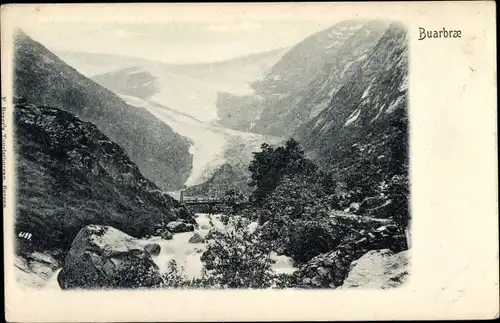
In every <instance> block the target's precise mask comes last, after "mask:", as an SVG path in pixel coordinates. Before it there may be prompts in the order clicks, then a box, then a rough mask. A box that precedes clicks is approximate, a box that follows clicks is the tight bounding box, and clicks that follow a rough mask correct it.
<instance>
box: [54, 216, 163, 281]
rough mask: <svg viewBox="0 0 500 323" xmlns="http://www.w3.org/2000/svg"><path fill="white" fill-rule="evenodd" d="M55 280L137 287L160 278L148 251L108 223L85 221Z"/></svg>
mask: <svg viewBox="0 0 500 323" xmlns="http://www.w3.org/2000/svg"><path fill="white" fill-rule="evenodd" d="M57 280H58V282H59V285H60V286H61V288H62V289H73V288H83V289H99V288H139V287H153V286H155V285H157V284H159V283H160V282H161V277H160V273H159V270H158V267H157V266H156V264H155V263H154V262H153V260H152V259H151V255H150V253H148V252H146V250H145V247H144V246H143V245H141V244H140V243H139V242H138V241H137V240H136V239H135V238H133V237H131V236H129V235H127V234H125V233H123V232H121V231H119V230H117V229H115V228H113V227H109V226H100V225H88V226H86V227H84V228H83V229H81V230H80V232H79V233H78V235H77V236H76V238H75V239H74V240H73V243H72V244H71V249H70V251H69V253H68V255H67V256H66V259H65V262H64V265H63V268H62V270H61V272H60V273H59V275H58V277H57Z"/></svg>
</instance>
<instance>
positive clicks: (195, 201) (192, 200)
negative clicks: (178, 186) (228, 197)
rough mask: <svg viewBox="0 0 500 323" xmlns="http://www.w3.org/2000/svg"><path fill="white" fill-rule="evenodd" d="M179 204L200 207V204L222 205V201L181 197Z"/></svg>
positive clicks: (209, 198)
mask: <svg viewBox="0 0 500 323" xmlns="http://www.w3.org/2000/svg"><path fill="white" fill-rule="evenodd" d="M180 202H181V203H182V204H186V205H202V204H207V205H208V204H212V205H214V204H223V203H224V199H223V198H221V197H187V196H186V197H184V196H181V199H180Z"/></svg>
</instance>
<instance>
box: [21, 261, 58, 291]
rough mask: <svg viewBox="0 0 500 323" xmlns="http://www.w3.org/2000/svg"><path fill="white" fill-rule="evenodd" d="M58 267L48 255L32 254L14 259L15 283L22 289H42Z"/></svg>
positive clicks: (56, 262)
mask: <svg viewBox="0 0 500 323" xmlns="http://www.w3.org/2000/svg"><path fill="white" fill-rule="evenodd" d="M59 267H60V264H59V262H58V261H57V260H56V259H55V258H54V256H53V255H51V254H48V253H39V252H33V253H31V254H26V255H23V256H15V257H14V273H15V277H16V281H17V282H19V283H20V284H21V286H23V287H30V288H42V287H44V286H45V285H46V284H47V281H48V280H49V279H50V277H52V275H53V274H54V273H55V272H56V271H57V269H58V268H59Z"/></svg>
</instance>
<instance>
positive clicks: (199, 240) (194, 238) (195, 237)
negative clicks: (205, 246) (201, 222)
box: [188, 232, 205, 243]
mask: <svg viewBox="0 0 500 323" xmlns="http://www.w3.org/2000/svg"><path fill="white" fill-rule="evenodd" d="M188 242H189V243H203V242H205V239H203V237H202V236H200V234H199V233H198V232H195V233H194V234H193V236H192V237H191V238H189V241H188Z"/></svg>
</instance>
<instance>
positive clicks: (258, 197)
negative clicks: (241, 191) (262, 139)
mask: <svg viewBox="0 0 500 323" xmlns="http://www.w3.org/2000/svg"><path fill="white" fill-rule="evenodd" d="M248 170H249V171H250V173H251V182H250V186H252V187H256V189H255V190H254V191H253V193H252V196H251V199H252V201H253V202H254V204H255V205H262V203H263V201H264V199H265V198H266V196H268V195H269V194H270V193H271V192H272V191H273V190H274V189H275V188H276V187H277V186H278V184H279V182H280V180H281V179H282V178H283V176H285V175H294V174H302V175H306V176H308V175H312V174H313V173H315V172H316V171H317V166H316V165H315V164H314V163H313V162H312V161H310V160H309V159H307V158H306V157H305V152H304V150H303V149H302V147H301V146H300V144H299V143H298V142H297V141H296V140H294V139H293V138H291V139H289V140H288V141H287V142H286V144H285V146H284V147H282V146H280V147H277V148H276V149H273V148H272V147H271V146H269V145H268V144H266V143H264V144H262V146H261V151H260V152H255V153H254V157H253V159H252V161H251V162H250V166H249V167H248Z"/></svg>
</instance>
